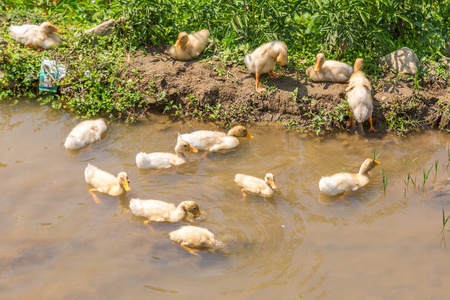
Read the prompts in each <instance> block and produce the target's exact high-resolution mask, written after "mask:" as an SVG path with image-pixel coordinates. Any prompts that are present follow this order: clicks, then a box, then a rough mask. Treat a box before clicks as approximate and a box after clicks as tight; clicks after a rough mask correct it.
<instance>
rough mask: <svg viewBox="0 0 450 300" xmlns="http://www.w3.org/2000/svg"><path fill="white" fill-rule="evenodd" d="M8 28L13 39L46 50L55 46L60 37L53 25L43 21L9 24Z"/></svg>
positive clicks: (58, 31) (59, 31)
mask: <svg viewBox="0 0 450 300" xmlns="http://www.w3.org/2000/svg"><path fill="white" fill-rule="evenodd" d="M9 30H10V31H11V35H12V37H13V39H15V40H16V41H18V42H19V43H22V44H24V45H25V46H27V47H31V48H36V49H39V50H46V49H49V48H50V47H52V46H56V45H58V44H59V43H60V42H61V39H60V38H59V36H58V35H57V34H55V32H57V33H61V30H59V29H58V28H57V27H56V26H55V25H53V24H52V23H49V22H44V23H42V24H41V25H40V26H39V25H22V26H10V27H9Z"/></svg>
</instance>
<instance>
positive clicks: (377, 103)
mask: <svg viewBox="0 0 450 300" xmlns="http://www.w3.org/2000/svg"><path fill="white" fill-rule="evenodd" d="M166 53H167V48H166V47H147V48H145V49H143V51H137V52H136V53H135V54H134V55H132V56H130V57H129V59H128V69H137V70H139V71H138V72H136V73H134V75H133V74H131V77H130V73H129V72H127V73H126V76H127V77H126V78H124V79H128V80H135V78H137V77H140V78H141V79H140V80H139V81H138V83H137V86H136V87H137V89H139V90H142V91H143V92H145V91H149V90H151V91H152V94H151V95H150V96H146V97H145V103H146V105H145V106H146V107H147V108H146V111H151V112H166V113H172V114H174V116H181V117H182V116H190V117H193V118H196V119H201V118H204V119H205V118H206V119H209V120H213V121H214V120H216V121H221V122H222V123H223V124H224V125H227V124H231V123H234V122H241V123H254V122H262V123H266V122H277V123H279V124H282V125H284V126H285V127H286V128H287V129H296V130H301V131H315V132H316V133H324V132H336V131H345V130H347V127H348V126H347V124H348V119H349V117H348V108H347V103H346V101H345V88H346V87H347V85H346V84H330V83H313V82H310V81H308V80H307V78H306V76H305V74H304V73H303V72H299V71H295V70H293V69H289V68H280V69H279V70H278V71H281V72H282V73H283V76H281V77H280V78H278V79H275V78H269V76H268V75H267V74H265V75H263V76H262V77H261V79H262V83H263V84H264V86H265V87H266V90H267V92H265V93H261V94H258V93H256V92H255V88H254V84H255V77H254V75H253V74H250V72H249V71H248V70H247V69H245V68H243V67H242V66H236V65H232V64H228V63H225V64H224V63H222V62H221V61H216V60H200V61H197V60H195V61H189V62H182V61H174V60H172V59H171V58H170V57H169V56H168V55H167V54H166ZM423 67H424V71H423V72H424V73H426V72H428V76H423V78H422V79H420V80H417V79H416V80H415V79H414V76H409V77H408V76H398V75H395V74H392V73H389V72H386V73H385V75H384V76H383V77H382V78H380V79H375V80H372V86H373V99H374V113H373V119H374V126H375V128H376V129H377V131H378V132H384V131H397V132H399V133H407V132H410V131H415V130H424V129H430V128H438V129H441V130H447V131H448V130H450V119H449V106H450V98H449V95H450V83H449V81H448V79H444V78H443V77H442V76H438V75H437V74H433V71H430V70H431V68H429V67H427V66H426V65H424V66H423ZM368 75H369V77H370V74H368ZM133 76H134V77H135V78H133ZM136 113H137V114H139V113H142V110H141V111H136ZM368 125H369V124H365V128H366V130H367V129H368Z"/></svg>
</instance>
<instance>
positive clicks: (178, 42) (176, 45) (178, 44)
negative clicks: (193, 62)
mask: <svg viewBox="0 0 450 300" xmlns="http://www.w3.org/2000/svg"><path fill="white" fill-rule="evenodd" d="M180 45H181V40H180V39H178V40H177V42H176V43H175V47H180Z"/></svg>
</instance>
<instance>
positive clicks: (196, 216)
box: [194, 212, 208, 221]
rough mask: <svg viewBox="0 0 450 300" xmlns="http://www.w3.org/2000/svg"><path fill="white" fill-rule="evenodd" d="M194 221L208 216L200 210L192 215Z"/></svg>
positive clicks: (202, 219) (203, 219)
mask: <svg viewBox="0 0 450 300" xmlns="http://www.w3.org/2000/svg"><path fill="white" fill-rule="evenodd" d="M194 217H195V221H205V220H206V219H207V218H208V217H207V216H206V215H204V214H202V213H201V212H198V213H196V214H195V215H194Z"/></svg>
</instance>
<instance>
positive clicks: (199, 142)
mask: <svg viewBox="0 0 450 300" xmlns="http://www.w3.org/2000/svg"><path fill="white" fill-rule="evenodd" d="M237 137H247V138H250V139H252V138H253V136H252V135H251V134H250V133H249V132H248V131H247V129H246V128H245V127H244V126H235V127H233V128H231V129H230V130H229V131H228V133H224V132H220V131H210V130H198V131H194V132H192V133H185V134H182V135H181V138H182V139H183V140H185V141H186V142H188V143H189V145H191V146H192V147H194V148H195V149H197V150H202V151H211V152H215V151H219V150H225V149H232V148H235V147H237V146H238V145H239V140H238V139H237Z"/></svg>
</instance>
